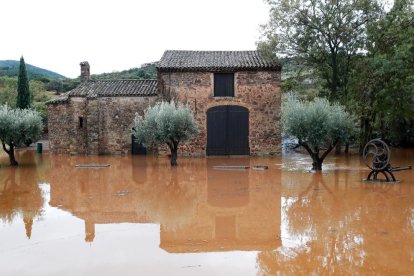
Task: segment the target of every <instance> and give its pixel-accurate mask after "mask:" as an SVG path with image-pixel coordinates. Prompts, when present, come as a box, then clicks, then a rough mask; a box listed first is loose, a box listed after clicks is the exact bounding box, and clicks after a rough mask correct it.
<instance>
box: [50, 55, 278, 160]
mask: <svg viewBox="0 0 414 276" xmlns="http://www.w3.org/2000/svg"><path fill="white" fill-rule="evenodd" d="M177 60H178V63H177ZM84 66H87V70H86V69H85V68H84ZM81 72H82V74H85V73H86V74H89V64H88V63H87V62H82V63H81ZM217 72H230V73H234V95H233V96H231V97H227V96H226V97H215V95H214V74H215V73H217ZM82 74H81V79H83V80H84V81H83V82H82V83H81V84H80V85H79V87H77V88H75V89H73V90H71V91H69V92H67V93H66V94H65V95H63V96H61V97H60V98H57V99H55V100H52V101H50V102H49V103H48V112H49V118H48V123H49V142H50V152H51V153H52V154H72V155H76V154H91V155H95V154H128V153H130V152H131V148H132V146H131V144H132V139H131V130H132V127H133V122H134V117H135V113H136V112H138V113H139V114H141V115H142V114H143V113H144V111H145V109H146V108H148V107H149V106H152V105H154V104H155V103H156V102H158V101H162V100H170V99H175V100H177V101H178V102H182V103H185V104H188V105H189V106H190V108H191V109H192V111H193V114H194V116H195V120H196V122H197V125H198V128H199V131H200V132H199V135H198V136H197V137H196V138H194V139H193V140H192V141H190V142H189V143H186V144H181V146H180V149H179V154H181V155H185V156H205V155H206V147H207V111H208V110H209V109H210V108H212V107H216V106H228V105H230V106H241V107H244V108H246V109H247V110H248V114H249V115H248V116H249V119H248V124H249V126H248V129H249V131H248V141H249V152H250V154H251V155H275V154H278V153H280V145H281V131H280V124H279V121H280V111H281V110H280V108H281V96H280V66H279V65H278V64H274V63H266V62H264V61H262V60H261V59H260V56H258V54H257V52H256V51H244V52H242V51H240V52H208V51H206V52H196V51H166V53H165V54H164V56H163V57H162V59H161V61H160V62H159V67H158V77H157V80H119V81H94V80H90V76H89V75H87V76H84V75H82ZM158 152H159V153H161V154H163V153H167V151H166V148H165V147H160V148H159V149H158Z"/></svg>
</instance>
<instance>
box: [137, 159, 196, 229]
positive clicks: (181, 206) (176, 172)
mask: <svg viewBox="0 0 414 276" xmlns="http://www.w3.org/2000/svg"><path fill="white" fill-rule="evenodd" d="M167 161H168V160H167ZM183 162H184V161H183ZM148 165H149V166H148V168H149V169H148V170H147V173H148V174H151V176H150V177H149V178H148V179H149V181H147V182H146V183H145V187H144V189H143V190H141V193H140V196H139V200H138V201H137V213H138V215H139V216H140V215H141V214H143V213H144V214H145V216H147V217H149V218H150V219H151V221H154V222H155V221H157V222H159V223H160V224H161V227H163V228H164V229H165V230H175V229H176V228H178V227H181V226H183V225H186V224H187V223H189V222H191V219H192V218H193V217H194V215H195V212H196V207H197V202H198V201H199V198H198V193H197V188H198V187H197V181H199V177H200V167H199V166H197V165H194V164H191V163H189V164H186V165H185V166H184V165H182V166H178V167H175V168H170V165H169V164H167V163H166V162H160V160H155V161H154V162H152V163H151V161H149V164H148Z"/></svg>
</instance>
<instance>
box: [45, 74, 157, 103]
mask: <svg viewBox="0 0 414 276" xmlns="http://www.w3.org/2000/svg"><path fill="white" fill-rule="evenodd" d="M157 83H158V82H157V80H90V81H85V82H82V83H81V84H80V85H79V86H78V87H76V88H74V89H72V90H70V91H69V92H67V93H65V94H64V95H63V96H62V97H59V98H56V99H53V100H50V101H48V102H46V103H47V104H54V103H63V102H66V101H67V100H68V98H69V97H87V98H96V97H128V96H129V97H150V96H156V95H157Z"/></svg>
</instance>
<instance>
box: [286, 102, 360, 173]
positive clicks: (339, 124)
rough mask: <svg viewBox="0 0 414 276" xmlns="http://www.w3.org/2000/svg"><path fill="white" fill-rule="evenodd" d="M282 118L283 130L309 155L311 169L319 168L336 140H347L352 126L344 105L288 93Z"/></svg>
mask: <svg viewBox="0 0 414 276" xmlns="http://www.w3.org/2000/svg"><path fill="white" fill-rule="evenodd" d="M281 121H282V128H283V131H284V133H286V134H287V135H290V136H293V137H295V138H297V139H298V142H299V144H300V145H301V146H303V147H304V148H305V149H306V150H307V152H308V153H309V154H310V156H311V157H312V160H313V167H312V169H313V170H321V169H322V162H323V160H324V158H325V157H326V156H327V155H328V154H329V153H330V152H331V150H332V149H333V148H334V147H335V146H336V144H337V143H339V142H345V141H347V139H348V137H349V135H350V132H351V130H352V127H353V122H352V119H351V116H350V115H349V114H348V112H346V111H345V109H344V107H343V106H341V105H339V104H330V103H329V101H328V100H326V99H322V98H316V99H315V100H314V101H312V102H304V101H299V100H297V99H296V98H294V97H290V98H289V100H288V101H286V102H285V103H284V105H283V108H282V118H281ZM323 148H326V150H324V152H323V153H322V155H320V151H321V150H322V149H323Z"/></svg>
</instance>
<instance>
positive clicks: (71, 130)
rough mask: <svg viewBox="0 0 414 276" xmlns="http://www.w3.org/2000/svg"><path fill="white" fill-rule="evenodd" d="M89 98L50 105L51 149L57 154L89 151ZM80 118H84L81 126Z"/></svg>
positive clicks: (74, 98) (73, 99)
mask: <svg viewBox="0 0 414 276" xmlns="http://www.w3.org/2000/svg"><path fill="white" fill-rule="evenodd" d="M87 102H88V101H87V99H86V98H80V97H73V98H71V99H70V100H69V101H68V102H64V103H58V104H49V105H48V112H49V115H48V129H49V150H50V152H52V153H57V154H86V153H87V125H88V124H87V118H86V113H87V110H86V107H87ZM79 118H83V120H84V121H83V127H82V128H81V127H80V124H79Z"/></svg>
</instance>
